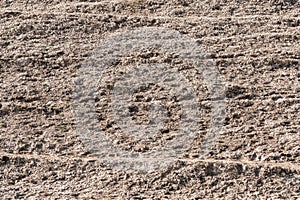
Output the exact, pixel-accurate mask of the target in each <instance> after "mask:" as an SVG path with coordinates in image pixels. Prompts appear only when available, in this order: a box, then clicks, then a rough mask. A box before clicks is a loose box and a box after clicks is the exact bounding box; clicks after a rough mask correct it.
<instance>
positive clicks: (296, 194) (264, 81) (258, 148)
mask: <svg viewBox="0 0 300 200" xmlns="http://www.w3.org/2000/svg"><path fill="white" fill-rule="evenodd" d="M140 27H164V28H169V29H173V30H177V31H179V32H180V33H181V34H184V35H188V36H189V37H191V38H194V39H195V40H196V41H197V43H198V44H200V45H201V47H202V48H203V51H204V52H206V54H207V55H206V57H205V59H206V60H208V61H211V62H213V63H214V65H215V66H216V67H217V69H218V71H219V72H220V74H221V76H222V79H223V80H224V83H225V85H226V91H225V94H226V99H225V100H226V113H225V121H224V126H223V128H222V131H221V133H220V135H219V137H218V138H217V140H216V143H215V145H214V146H213V148H212V149H211V150H210V153H209V155H208V156H207V157H206V158H203V159H202V158H198V157H197V156H195V155H197V153H199V152H198V150H199V146H201V137H202V136H201V135H200V136H199V137H197V138H196V139H195V141H194V142H193V144H192V145H191V148H190V149H188V150H187V152H186V155H185V156H183V157H182V158H180V159H177V160H175V161H174V162H173V163H172V164H170V165H169V166H167V167H165V168H161V169H160V170H156V171H154V172H151V173H134V172H126V171H115V170H114V169H113V168H111V167H110V166H108V165H106V164H105V163H103V162H101V160H99V159H98V158H97V157H96V156H95V155H94V154H92V153H91V152H90V151H89V149H88V147H87V146H86V145H85V144H84V143H83V142H82V140H81V138H80V137H79V134H78V132H77V131H76V123H75V119H74V115H73V112H72V94H73V90H74V82H75V80H76V77H78V74H79V69H80V67H81V63H82V62H83V61H85V60H86V59H88V58H89V54H90V53H91V52H93V50H94V49H95V48H96V47H97V46H98V45H99V43H100V42H101V40H102V39H105V38H107V37H108V36H109V35H111V34H113V33H115V32H122V31H125V30H131V29H133V28H140ZM149 51H150V52H133V53H132V54H131V55H126V56H123V57H122V58H120V60H118V62H116V63H114V65H115V66H112V67H111V68H109V69H108V70H107V71H106V72H105V73H104V74H105V76H106V77H110V76H113V75H114V74H115V75H116V77H117V76H118V74H119V75H120V74H121V72H122V69H125V68H126V66H129V67H130V66H131V67H132V66H134V63H147V62H150V60H151V62H160V63H167V64H171V65H172V66H175V67H177V66H178V68H180V67H182V68H185V66H189V65H188V64H184V62H183V61H182V60H178V61H177V58H172V56H170V55H163V54H162V53H161V52H155V50H153V51H154V52H151V51H152V50H149ZM168 56H169V57H168ZM299 61H300V3H299V2H298V1H297V0H262V1H256V0H250V1H244V0H241V1H225V0H216V1H208V0H203V1H193V0H172V1H166V0H145V1H143V0H127V1H125V0H124V1H98V2H97V1H85V0H80V1H79V0H78V1H77V0H75V1H58V0H52V1H45V0H44V1H35V0H28V1H27V2H25V1H10V0H1V1H0V72H1V73H0V199H299V198H300V164H299V163H300V131H299V130H300V115H299V112H300V63H299ZM186 68H187V69H186V75H187V76H188V77H189V80H190V81H191V82H193V83H194V85H195V87H196V94H197V96H198V97H199V100H200V104H201V102H207V100H209V99H208V96H207V90H206V88H205V85H203V83H202V82H201V80H202V79H201V76H197V75H195V76H193V73H192V69H190V67H186ZM184 70H185V69H183V71H184ZM114 80H115V79H114V78H107V82H106V83H103V84H102V85H101V84H100V86H99V87H100V89H99V91H101V92H99V93H97V98H96V100H97V102H96V109H97V114H98V119H99V122H100V123H99V124H101V126H102V127H103V130H104V131H105V132H106V133H107V134H108V135H109V136H110V137H111V138H112V139H113V140H116V141H117V142H116V146H118V147H119V148H123V149H125V150H128V151H136V152H139V151H141V148H139V147H140V146H139V145H142V144H140V143H135V142H131V141H130V138H129V139H128V138H125V139H124V138H123V137H121V138H114V136H115V135H114V133H115V132H116V131H117V130H118V127H116V125H115V123H114V121H113V119H112V118H111V115H109V113H110V111H111V108H112V103H111V100H110V97H111V96H110V95H111V93H110V91H111V86H112V84H113V83H114ZM147 91H148V93H147ZM156 94H157V96H158V99H157V100H162V99H164V102H165V103H166V104H165V105H171V106H170V107H169V110H170V116H169V118H170V120H169V122H170V123H169V125H170V126H167V127H165V129H164V130H162V131H161V133H159V134H160V135H161V137H158V139H156V140H155V142H154V143H153V144H151V143H150V145H148V146H149V147H147V148H148V149H149V151H151V150H152V148H153V146H155V145H163V143H160V142H162V141H164V137H165V136H164V135H165V133H167V134H168V133H170V132H174V131H176V129H175V128H172V127H173V126H176V123H177V122H178V120H180V118H178V114H176V113H177V111H178V110H176V108H177V107H176V101H175V102H174V100H172V98H171V97H170V96H168V94H165V92H161V89H159V88H155V86H151V87H150V86H149V87H148V88H147V90H145V91H140V93H139V94H136V96H135V97H134V98H135V99H137V98H140V97H141V98H142V100H141V101H136V102H134V106H135V107H134V108H138V109H133V111H132V112H133V113H132V116H133V118H134V119H135V120H136V121H137V123H145V121H147V116H146V115H145V113H146V111H147V106H145V105H146V104H147V100H145V99H147V98H153V96H155V95H156ZM168 103H169V104H168ZM172 105H173V107H172ZM200 110H201V112H203V113H202V114H203V115H202V116H203V117H202V119H201V123H202V129H203V131H204V132H205V130H206V129H207V127H208V124H209V121H210V115H209V112H210V107H209V105H208V106H207V105H206V106H205V103H203V105H202V107H201V109H200ZM173 129H174V130H173ZM166 137H167V136H166ZM151 145H152V146H151ZM126 148H127V149H126Z"/></svg>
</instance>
